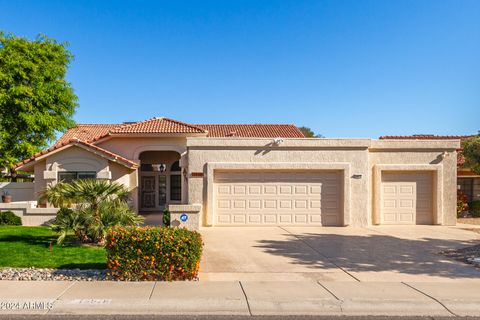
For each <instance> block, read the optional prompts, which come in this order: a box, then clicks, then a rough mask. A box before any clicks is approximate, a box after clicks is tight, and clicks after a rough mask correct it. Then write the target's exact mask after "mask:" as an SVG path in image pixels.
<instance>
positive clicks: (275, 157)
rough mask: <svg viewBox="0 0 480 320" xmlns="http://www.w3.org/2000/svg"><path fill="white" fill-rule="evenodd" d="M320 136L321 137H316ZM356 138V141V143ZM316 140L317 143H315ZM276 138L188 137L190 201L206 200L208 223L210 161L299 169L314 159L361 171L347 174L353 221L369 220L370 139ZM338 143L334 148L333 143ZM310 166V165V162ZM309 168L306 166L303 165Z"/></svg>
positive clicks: (318, 161) (318, 163)
mask: <svg viewBox="0 0 480 320" xmlns="http://www.w3.org/2000/svg"><path fill="white" fill-rule="evenodd" d="M315 140H318V139H315ZM352 141H353V142H354V143H352ZM312 142H313V143H312ZM271 143H272V139H241V140H232V139H208V141H205V139H203V141H201V140H200V139H189V140H188V143H187V144H188V162H189V166H188V168H189V183H188V194H189V203H190V204H195V203H203V208H202V212H201V214H202V217H201V219H200V220H201V221H203V224H205V223H206V219H205V215H206V212H207V211H208V206H209V205H210V204H209V203H208V199H207V181H208V172H207V166H206V164H207V163H249V164H252V163H263V164H266V166H263V169H264V170H268V165H269V164H271V168H270V169H273V170H275V168H276V167H278V165H280V164H283V165H284V166H283V167H286V168H288V167H290V168H291V170H299V169H295V164H298V163H312V164H316V165H320V166H321V165H322V164H325V165H334V164H338V165H343V164H346V163H347V164H349V168H350V169H349V172H350V175H351V176H352V175H361V178H360V179H354V178H352V177H351V176H349V177H347V178H348V181H349V182H350V199H349V200H350V201H349V203H350V208H351V210H350V221H349V224H350V225H353V226H364V225H368V224H369V217H368V197H366V196H365V195H367V194H368V193H369V190H368V189H369V184H368V151H367V147H368V140H354V139H348V140H341V139H322V140H321V141H317V142H316V143H315V141H313V140H308V139H294V140H293V139H289V140H285V141H284V142H283V143H282V144H280V145H278V146H274V145H272V144H271ZM334 145H336V146H337V147H336V148H335V149H334V148H332V146H334ZM307 167H308V166H307ZM300 170H305V169H300ZM192 172H194V173H197V172H202V173H203V174H204V177H192Z"/></svg>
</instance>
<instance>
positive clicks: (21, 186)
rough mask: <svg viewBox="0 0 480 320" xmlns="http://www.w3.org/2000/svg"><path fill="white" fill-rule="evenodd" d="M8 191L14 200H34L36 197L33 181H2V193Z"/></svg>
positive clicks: (0, 186) (0, 188)
mask: <svg viewBox="0 0 480 320" xmlns="http://www.w3.org/2000/svg"><path fill="white" fill-rule="evenodd" d="M4 192H7V193H8V194H10V195H11V196H12V199H13V200H12V201H32V200H33V199H35V197H34V183H33V182H0V193H1V194H3V193H4Z"/></svg>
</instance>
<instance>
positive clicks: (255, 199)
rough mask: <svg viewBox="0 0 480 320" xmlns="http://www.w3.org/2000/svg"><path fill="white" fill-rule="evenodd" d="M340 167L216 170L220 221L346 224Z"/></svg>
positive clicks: (255, 223) (216, 202) (253, 223)
mask: <svg viewBox="0 0 480 320" xmlns="http://www.w3.org/2000/svg"><path fill="white" fill-rule="evenodd" d="M340 176H341V175H340V172H338V171H322V172H278V171H276V172H270V171H261V172H244V171H243V172H240V171H235V172H232V171H229V172H216V173H215V187H214V189H215V191H214V192H215V196H214V197H215V198H214V199H215V200H214V201H215V209H214V210H215V212H214V216H215V218H214V219H215V224H216V225H235V226H238V225H240V226H241V225H292V224H316V225H328V226H337V225H342V214H341V212H342V209H341V197H342V192H341V180H340Z"/></svg>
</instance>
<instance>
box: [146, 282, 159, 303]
mask: <svg viewBox="0 0 480 320" xmlns="http://www.w3.org/2000/svg"><path fill="white" fill-rule="evenodd" d="M156 287H157V281H155V282H154V283H153V286H152V291H150V295H149V296H148V301H150V300H152V295H153V291H154V290H155V288H156Z"/></svg>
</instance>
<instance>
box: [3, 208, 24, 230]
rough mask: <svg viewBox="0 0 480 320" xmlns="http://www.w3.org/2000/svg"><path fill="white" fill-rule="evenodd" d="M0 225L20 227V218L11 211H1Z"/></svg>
mask: <svg viewBox="0 0 480 320" xmlns="http://www.w3.org/2000/svg"><path fill="white" fill-rule="evenodd" d="M0 225H8V226H21V225H22V218H20V217H19V216H17V215H16V214H15V213H13V212H12V211H3V212H0Z"/></svg>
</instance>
